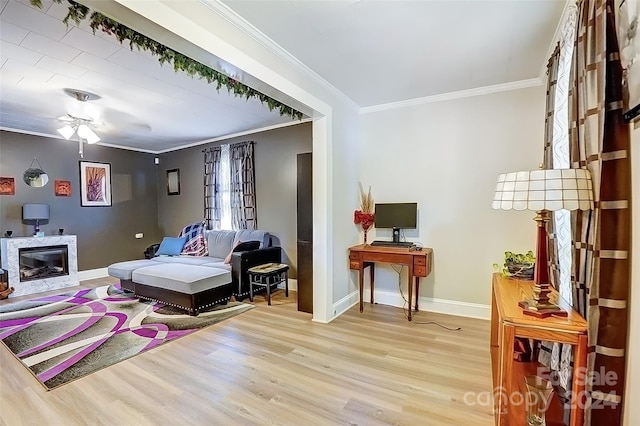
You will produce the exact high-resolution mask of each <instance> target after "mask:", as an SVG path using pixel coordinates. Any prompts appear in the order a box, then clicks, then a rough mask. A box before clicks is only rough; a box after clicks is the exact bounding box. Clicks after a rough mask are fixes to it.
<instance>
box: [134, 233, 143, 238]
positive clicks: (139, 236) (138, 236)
mask: <svg viewBox="0 0 640 426" xmlns="http://www.w3.org/2000/svg"><path fill="white" fill-rule="evenodd" d="M142 237H144V234H143V233H142V232H141V233H139V234H136V238H142Z"/></svg>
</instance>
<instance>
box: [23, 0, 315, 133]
mask: <svg viewBox="0 0 640 426" xmlns="http://www.w3.org/2000/svg"><path fill="white" fill-rule="evenodd" d="M53 1H54V2H56V3H62V1H63V0H53ZM30 2H31V5H33V6H35V7H38V8H40V9H41V8H42V1H41V0H30ZM67 3H69V10H68V11H67V16H65V18H64V20H63V21H62V22H64V23H65V24H67V25H69V21H73V22H75V23H76V24H80V22H81V21H83V20H85V19H87V17H88V19H89V26H90V27H91V28H92V29H93V33H94V34H95V32H96V31H97V30H101V31H103V32H105V33H107V34H112V35H114V36H115V37H116V38H117V39H118V41H119V42H120V43H122V42H123V41H125V40H128V41H129V47H130V48H131V50H133V47H134V46H135V47H136V48H137V49H138V50H144V51H147V52H149V53H151V54H152V55H154V56H156V57H157V58H158V62H160V64H161V65H162V64H164V63H169V64H171V65H172V66H173V69H174V70H175V71H176V72H178V71H182V72H184V73H186V74H187V75H189V76H191V77H194V78H201V79H204V80H206V81H207V83H209V84H215V85H216V90H218V91H219V90H220V88H221V87H222V86H224V87H226V89H227V91H228V92H229V93H233V94H234V96H239V97H244V98H245V99H247V100H248V99H250V98H256V99H258V100H259V101H260V102H261V103H262V104H263V105H266V106H267V108H269V111H272V110H274V109H275V110H277V111H278V113H279V114H280V115H288V116H289V117H291V118H294V119H298V120H302V117H303V114H302V113H301V112H300V111H297V110H295V109H293V108H291V107H290V106H288V105H285V104H283V103H282V102H279V101H277V100H275V99H273V98H272V97H269V96H267V95H265V94H264V93H260V92H258V91H257V90H255V89H252V88H251V87H249V86H247V85H245V84H244V83H241V82H240V81H238V80H236V79H234V78H233V77H230V76H228V75H226V74H224V73H221V72H219V71H216V70H214V69H212V68H209V67H208V66H206V65H204V64H202V63H200V62H198V61H196V60H194V59H191V58H189V57H187V56H185V55H183V54H181V53H179V52H177V51H175V50H173V49H171V48H169V47H167V46H165V45H164V44H161V43H158V42H157V41H155V40H152V39H150V38H149V37H147V36H145V35H143V34H140V33H139V32H137V31H135V30H133V29H131V28H129V27H127V26H126V25H123V24H121V23H119V22H117V21H115V20H113V19H111V18H109V17H107V16H105V15H103V14H102V13H100V12H91V11H90V10H89V8H88V7H87V6H84V5H82V4H80V3H77V2H75V1H73V0H67Z"/></svg>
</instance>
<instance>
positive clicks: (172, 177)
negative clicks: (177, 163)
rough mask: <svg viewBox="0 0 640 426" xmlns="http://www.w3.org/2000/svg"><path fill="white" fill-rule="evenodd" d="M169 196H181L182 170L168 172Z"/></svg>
mask: <svg viewBox="0 0 640 426" xmlns="http://www.w3.org/2000/svg"><path fill="white" fill-rule="evenodd" d="M167 195H180V169H171V170H167Z"/></svg>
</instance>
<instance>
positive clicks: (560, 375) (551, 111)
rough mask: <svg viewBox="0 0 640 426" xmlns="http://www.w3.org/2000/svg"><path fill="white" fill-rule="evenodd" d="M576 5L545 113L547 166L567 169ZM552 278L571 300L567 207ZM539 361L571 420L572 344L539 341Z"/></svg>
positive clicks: (558, 229)
mask: <svg viewBox="0 0 640 426" xmlns="http://www.w3.org/2000/svg"><path fill="white" fill-rule="evenodd" d="M576 17H577V8H576V6H575V5H570V6H569V10H568V13H567V19H566V21H565V22H564V24H563V28H562V32H561V36H560V41H559V42H558V45H557V46H556V48H555V50H554V52H553V54H552V55H551V57H550V58H549V62H548V64H547V76H548V78H547V102H546V104H547V110H546V115H545V145H544V164H543V166H544V168H545V169H568V168H569V167H570V162H569V106H568V102H569V81H570V79H569V77H570V75H569V74H570V70H571V58H572V54H573V46H574V42H575V31H576ZM547 236H548V255H549V270H550V272H551V273H550V275H549V278H550V281H551V283H552V284H553V286H554V287H555V288H556V289H557V290H558V292H559V293H560V297H562V298H563V299H565V300H567V301H568V302H569V303H571V299H572V291H571V280H570V274H571V221H570V215H569V212H568V211H567V210H560V211H554V212H553V216H552V220H550V221H549V222H548V223H547ZM538 361H540V363H542V364H543V365H545V366H546V367H548V368H549V369H550V373H551V377H552V379H553V380H552V381H553V383H557V384H558V385H559V386H560V389H556V390H557V391H558V393H559V396H560V398H561V400H563V401H564V403H565V404H564V405H565V420H566V421H568V418H569V416H570V409H571V407H570V406H569V405H568V403H569V402H570V401H569V398H566V396H567V394H566V392H567V391H570V390H571V375H572V368H573V360H572V346H571V345H566V344H562V343H557V342H546V341H543V342H541V343H540V352H539V355H538Z"/></svg>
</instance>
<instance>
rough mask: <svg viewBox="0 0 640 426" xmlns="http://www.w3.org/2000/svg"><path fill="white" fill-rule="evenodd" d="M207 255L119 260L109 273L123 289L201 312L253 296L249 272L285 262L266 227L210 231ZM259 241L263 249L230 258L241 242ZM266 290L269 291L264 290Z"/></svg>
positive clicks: (143, 296)
mask: <svg viewBox="0 0 640 426" xmlns="http://www.w3.org/2000/svg"><path fill="white" fill-rule="evenodd" d="M205 237H206V240H207V249H208V251H209V254H208V255H207V256H186V255H180V256H155V257H153V258H151V259H144V260H132V261H126V262H118V263H114V264H112V265H110V266H109V268H108V271H109V275H110V276H112V277H116V278H118V279H119V280H120V284H121V286H122V288H123V289H125V290H128V291H131V292H133V293H135V294H136V296H138V297H141V298H145V299H151V300H156V301H159V302H162V303H165V304H169V305H172V306H176V307H179V308H182V309H185V310H187V311H188V312H189V313H190V314H191V315H197V314H198V312H199V311H200V310H201V309H204V308H206V307H208V306H211V305H214V304H217V303H226V302H227V301H228V300H229V299H230V298H231V297H232V296H235V297H236V299H237V300H242V299H244V298H245V297H248V295H249V279H248V272H247V270H248V269H249V268H251V267H253V266H256V265H260V264H263V263H270V262H280V260H281V253H282V250H281V248H280V247H275V246H273V244H272V238H271V235H270V234H269V233H268V232H267V231H263V230H253V231H249V230H240V231H219V230H210V231H205ZM245 241H259V242H260V247H259V248H258V249H257V250H248V251H238V252H234V253H232V255H231V262H230V263H225V258H226V257H227V256H228V255H229V253H231V251H232V250H233V248H234V247H235V246H236V244H237V243H238V242H245ZM264 290H266V289H264Z"/></svg>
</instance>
